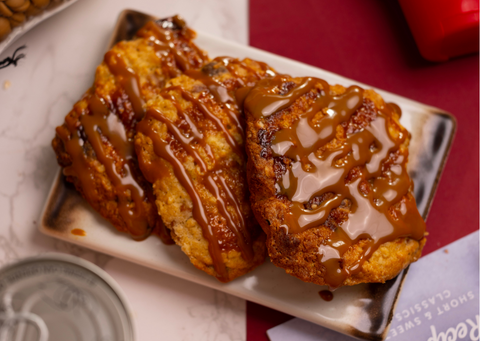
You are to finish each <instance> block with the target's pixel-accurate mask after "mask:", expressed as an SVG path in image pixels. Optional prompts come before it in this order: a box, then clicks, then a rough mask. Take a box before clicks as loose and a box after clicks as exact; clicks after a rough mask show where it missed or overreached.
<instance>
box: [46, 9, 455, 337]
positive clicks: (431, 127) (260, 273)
mask: <svg viewBox="0 0 480 341" xmlns="http://www.w3.org/2000/svg"><path fill="white" fill-rule="evenodd" d="M152 18H153V17H151V16H148V15H145V14H143V13H138V12H135V11H129V10H127V11H124V12H122V14H121V15H120V18H119V22H118V23H117V26H116V28H115V31H114V34H113V36H112V41H111V42H112V43H114V42H116V41H118V40H119V39H129V38H131V37H132V36H133V34H134V33H135V32H136V31H137V29H139V28H140V27H141V26H143V24H144V23H145V22H146V21H147V20H151V19H152ZM196 43H197V44H198V46H200V47H201V48H203V49H205V50H206V51H208V53H209V55H210V56H212V57H216V56H223V55H226V56H232V57H237V58H245V57H249V58H252V59H256V60H260V61H263V62H266V63H268V64H269V65H271V66H272V67H274V68H275V69H276V70H278V71H279V72H282V73H288V74H290V75H292V76H314V77H318V78H322V79H325V80H327V81H328V82H329V83H331V84H342V85H345V86H349V85H352V84H357V85H360V86H362V87H364V88H372V87H370V86H368V85H365V84H362V83H359V82H355V81H353V80H351V79H347V78H345V77H342V76H339V75H336V74H333V73H330V72H328V71H325V70H322V69H318V68H315V67H312V66H308V65H305V64H302V63H299V62H296V61H293V60H290V59H286V58H283V57H279V56H276V55H273V54H271V53H267V52H264V51H261V50H258V49H254V48H251V47H246V46H243V45H239V44H236V43H232V42H229V41H226V40H222V39H219V38H216V37H212V36H209V35H206V34H202V33H199V34H198V37H197V40H196ZM92 72H93V71H92ZM375 90H376V91H378V92H379V93H380V94H381V95H382V96H383V98H384V99H385V100H386V101H387V102H395V103H397V104H398V105H399V106H400V107H401V108H402V111H403V115H402V118H401V122H402V124H403V125H404V126H405V127H406V128H407V129H408V130H409V131H410V132H411V134H412V139H411V144H410V160H409V173H410V175H411V177H412V178H413V180H414V182H415V196H416V199H417V204H418V208H419V210H420V213H421V214H422V215H423V217H426V215H427V213H428V210H429V208H430V205H431V202H432V199H433V195H434V193H435V189H436V186H437V183H438V179H439V177H440V174H441V171H442V169H443V166H444V163H445V159H446V157H447V154H448V151H449V149H450V145H451V142H452V139H453V135H454V132H455V126H456V122H455V119H454V118H453V117H452V116H451V115H449V114H447V113H445V112H443V111H442V110H439V109H436V108H433V107H430V106H427V105H424V104H421V103H418V102H414V101H411V100H409V99H406V98H403V97H400V96H397V95H394V94H391V93H388V92H386V91H382V90H379V89H375ZM80 95H81V94H79V96H80ZM59 124H60V122H59ZM52 135H53V132H52ZM39 228H40V231H41V232H43V233H45V234H47V235H49V236H52V237H55V238H59V239H63V240H66V241H69V242H72V243H75V244H78V245H81V246H84V247H87V248H91V249H94V250H96V251H100V252H103V253H106V254H109V255H112V256H115V257H118V258H122V259H125V260H128V261H131V262H134V263H137V264H139V265H143V266H146V267H149V268H153V269H156V270H159V271H162V272H165V273H168V274H171V275H173V276H177V277H180V278H183V279H186V280H189V281H193V282H195V283H199V284H202V285H205V286H208V287H211V288H214V289H218V290H221V291H224V292H226V293H229V294H232V295H235V296H238V297H242V298H244V299H247V300H250V301H253V302H256V303H259V304H262V305H265V306H268V307H271V308H273V309H277V310H280V311H283V312H285V313H288V314H291V315H294V316H297V317H300V318H303V319H305V320H308V321H311V322H314V323H317V324H319V325H322V326H325V327H327V328H331V329H334V330H336V331H339V332H341V333H344V334H347V335H351V336H354V337H357V338H362V339H367V340H382V339H383V338H384V337H385V336H386V333H387V330H388V326H389V324H390V321H391V317H392V315H393V311H394V308H395V304H396V301H397V298H398V296H399V293H400V289H401V286H402V283H403V280H404V279H405V276H406V271H403V272H402V273H401V274H400V275H399V276H398V277H397V278H395V279H393V280H391V281H388V282H387V283H385V284H365V285H357V286H354V287H344V288H340V289H338V290H336V291H335V293H334V299H333V300H332V301H330V302H326V301H324V300H322V299H321V298H320V296H319V294H318V293H319V291H320V290H323V289H325V288H324V287H320V286H317V285H315V284H309V283H304V282H302V281H300V280H298V279H296V278H294V277H292V276H289V275H287V274H286V273H285V271H284V270H283V269H280V268H276V267H275V266H274V265H273V264H271V263H270V262H269V261H268V260H267V261H266V262H265V263H264V264H263V265H261V266H260V267H258V268H257V269H255V270H254V271H252V272H251V273H249V274H247V275H245V276H243V277H241V278H238V279H236V280H234V281H232V282H230V283H228V284H222V283H220V282H218V281H217V280H216V279H215V278H213V277H210V276H208V275H206V274H205V273H203V272H202V271H199V270H197V269H196V268H195V267H193V266H192V265H191V264H190V262H189V260H188V258H187V257H186V256H185V255H184V254H183V253H182V252H181V250H180V248H178V247H176V246H167V245H164V244H162V242H161V241H160V240H159V239H158V238H156V237H150V238H148V239H147V240H145V241H143V242H135V241H133V240H131V239H130V237H129V236H128V235H126V234H121V233H119V232H117V231H116V230H115V229H114V228H113V227H112V226H111V225H110V224H109V223H108V222H107V221H106V220H105V219H103V218H102V217H101V216H100V215H99V214H98V213H96V212H95V211H93V210H92V209H91V208H90V207H89V205H88V204H87V203H86V202H85V201H84V200H83V199H82V198H81V197H80V195H79V194H78V193H77V192H76V191H75V189H74V188H73V186H72V185H70V184H68V183H66V181H65V179H64V177H63V176H62V175H61V172H60V171H59V172H58V176H57V177H56V179H55V181H54V183H53V186H52V189H51V191H50V193H49V195H48V198H47V201H46V205H45V208H44V210H43V213H42V218H41V223H40V227H39ZM75 228H80V229H83V230H84V231H85V232H86V236H83V237H81V236H76V235H73V234H72V233H71V231H72V230H73V229H75ZM432 271H433V270H432Z"/></svg>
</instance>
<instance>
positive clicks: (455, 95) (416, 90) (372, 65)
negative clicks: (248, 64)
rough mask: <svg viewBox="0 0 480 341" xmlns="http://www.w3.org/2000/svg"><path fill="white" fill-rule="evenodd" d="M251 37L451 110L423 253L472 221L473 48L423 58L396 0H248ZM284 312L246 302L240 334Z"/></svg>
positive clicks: (254, 337) (282, 317) (251, 334)
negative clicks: (440, 58)
mask: <svg viewBox="0 0 480 341" xmlns="http://www.w3.org/2000/svg"><path fill="white" fill-rule="evenodd" d="M250 45H251V46H254V47H258V48H260V49H263V50H266V51H269V52H272V53H276V54H278V55H282V56H285V57H288V58H292V59H295V60H298V61H301V62H304V63H307V64H310V65H313V66H317V67H320V68H322V69H325V70H329V71H332V72H335V73H338V74H340V75H342V76H345V77H349V78H352V79H355V80H358V81H359V82H363V83H366V84H370V85H372V86H374V87H378V88H380V89H384V90H387V91H390V92H393V93H396V94H399V95H401V96H405V97H408V98H411V99H414V100H417V101H419V102H422V103H426V104H429V105H433V106H435V107H438V108H441V109H444V110H445V111H447V112H450V113H452V114H453V115H454V116H455V117H456V118H457V124H458V126H457V134H456V136H455V140H454V143H453V146H452V149H451V152H450V156H449V159H448V161H447V164H446V167H445V170H444V173H443V176H442V178H441V180H440V183H439V186H438V189H437V194H436V196H435V199H434V201H433V205H432V208H431V211H430V214H429V216H428V219H427V229H428V231H429V232H430V235H429V238H428V241H427V245H426V246H425V249H424V252H423V254H424V255H426V254H428V253H430V252H432V251H434V250H436V249H438V248H440V247H442V246H444V245H446V244H448V243H450V242H452V241H454V240H456V239H458V238H461V237H463V236H465V235H467V234H469V233H470V232H473V231H475V230H476V229H478V227H479V220H478V219H479V215H478V198H479V197H478V161H479V160H478V141H479V137H478V127H479V122H478V116H479V108H478V98H479V86H478V71H479V69H478V65H479V64H478V62H479V60H478V54H476V55H470V56H464V57H461V58H457V59H454V60H451V61H449V62H446V63H440V64H437V63H431V62H428V61H426V60H425V59H423V58H422V57H421V56H420V53H419V52H418V49H417V47H416V45H415V41H414V39H413V37H412V35H411V33H410V30H409V27H408V24H407V22H406V20H405V18H404V16H403V13H402V11H401V8H400V5H399V4H398V2H397V1H396V0H362V1H358V0H342V1H320V0H309V1H307V0H297V1H292V0H251V1H250ZM280 71H281V70H280ZM290 318H292V317H291V316H289V315H286V314H283V313H280V312H277V311H274V310H271V309H269V308H266V307H262V306H259V305H257V304H254V303H251V302H248V303H247V340H248V341H260V340H262V341H263V340H268V338H267V335H266V333H265V332H266V330H267V329H269V328H272V327H274V326H276V325H278V324H280V323H282V322H284V321H286V320H288V319H290Z"/></svg>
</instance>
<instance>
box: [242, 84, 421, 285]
mask: <svg viewBox="0 0 480 341" xmlns="http://www.w3.org/2000/svg"><path fill="white" fill-rule="evenodd" d="M286 82H287V78H285V77H282V76H279V77H275V78H273V79H267V80H263V81H261V82H259V84H258V86H257V87H256V88H254V89H252V90H251V92H250V94H249V95H248V97H247V98H246V100H245V107H246V109H247V110H249V111H250V112H251V113H252V115H253V116H254V117H255V118H262V117H268V116H270V115H273V114H274V113H276V112H279V111H281V110H284V109H286V108H288V107H290V106H291V105H293V104H294V103H295V102H296V101H297V100H298V99H299V98H300V97H302V96H304V95H306V94H307V93H309V95H314V96H316V97H315V100H314V102H313V104H312V105H311V106H310V107H309V108H308V109H306V110H305V111H304V112H302V113H301V114H300V116H299V117H298V119H297V120H296V121H295V122H294V123H293V124H292V125H291V126H290V127H289V128H285V129H281V130H279V131H277V132H276V133H275V135H274V139H273V142H272V144H271V149H272V152H273V156H274V157H279V156H281V157H287V158H289V159H290V160H291V163H290V167H288V168H287V170H286V172H285V173H284V174H283V175H282V177H281V179H280V181H278V182H277V185H276V186H277V195H285V196H287V197H288V199H290V201H291V207H290V209H289V211H288V213H287V214H286V215H285V217H284V224H283V227H284V228H285V230H286V231H287V233H290V234H296V233H302V232H304V231H306V230H308V229H311V228H315V227H319V226H321V225H323V224H324V223H325V222H326V220H327V218H328V217H329V215H330V213H331V212H332V210H334V209H336V208H338V207H346V206H349V205H351V207H350V212H349V214H348V220H347V221H345V222H343V223H342V224H341V226H338V227H337V228H335V229H334V230H333V233H332V235H331V236H330V238H329V239H328V240H327V241H326V242H325V243H324V244H323V245H321V246H320V247H319V250H318V259H319V261H320V262H321V263H322V264H323V265H324V266H325V268H326V274H325V276H324V279H325V282H326V283H327V284H328V285H330V286H331V287H337V286H339V285H341V284H342V283H343V281H344V280H345V279H346V278H348V277H349V276H352V275H354V274H356V273H358V272H360V271H361V268H362V264H363V262H365V260H367V259H368V258H369V257H370V256H371V255H372V254H373V252H374V251H375V250H376V249H377V248H378V247H379V246H380V245H381V244H383V243H385V242H387V241H393V240H395V239H397V238H399V237H411V238H413V239H416V240H420V239H422V238H423V236H424V233H425V223H424V221H423V219H422V218H421V216H420V214H419V213H418V210H417V208H416V204H415V200H414V198H413V196H411V198H410V200H403V198H404V197H405V196H406V195H407V194H408V193H409V190H410V189H411V188H412V186H413V184H412V183H411V181H410V178H409V176H408V174H407V171H406V162H407V156H406V155H402V154H401V153H398V151H399V149H400V146H401V144H402V143H403V142H404V141H405V139H406V138H407V134H408V132H406V131H405V130H402V131H401V132H400V134H399V135H398V136H395V137H394V136H392V135H391V134H390V132H389V124H391V123H390V122H391V121H392V120H393V119H392V110H399V108H398V107H393V106H391V105H385V106H384V107H383V108H380V110H377V111H376V113H375V114H376V117H375V119H374V120H373V121H371V122H370V124H369V125H368V126H366V127H365V128H363V129H360V130H359V131H353V132H351V133H349V134H346V137H345V138H344V139H340V140H339V139H336V133H337V127H338V126H339V125H342V124H346V122H348V121H349V120H350V119H351V118H352V115H354V114H355V113H356V112H357V111H358V110H360V109H361V108H362V107H364V106H365V101H364V99H363V89H361V88H359V87H356V86H352V87H349V88H348V89H347V90H346V92H345V93H344V94H342V95H339V96H334V95H332V94H331V92H330V87H329V85H328V83H327V82H325V81H323V80H320V79H315V78H304V79H303V80H302V82H301V83H300V84H298V85H296V86H295V87H294V88H293V89H290V90H289V91H288V92H287V93H285V94H279V93H278V89H282V88H283V86H284V85H285V83H286ZM318 84H320V85H321V89H319V88H318ZM319 113H320V114H321V115H320V119H318V117H319ZM332 140H334V141H336V143H335V144H331V145H327V144H328V143H329V142H330V141H332ZM365 188H367V189H365ZM326 193H333V194H334V195H333V196H331V197H330V199H328V200H325V201H323V202H322V203H321V204H320V205H315V206H318V207H314V206H311V207H310V209H307V208H306V205H307V204H308V203H309V202H310V201H311V200H312V199H314V198H316V197H320V196H322V195H324V194H326ZM392 207H395V208H394V209H392ZM362 239H366V240H368V245H367V247H364V249H363V250H362V252H361V255H360V257H359V258H358V260H357V261H356V262H355V263H354V264H351V265H349V266H346V265H344V264H343V255H344V254H345V253H346V252H347V251H348V250H349V248H350V247H351V246H352V245H354V244H356V243H357V242H358V241H360V240H362Z"/></svg>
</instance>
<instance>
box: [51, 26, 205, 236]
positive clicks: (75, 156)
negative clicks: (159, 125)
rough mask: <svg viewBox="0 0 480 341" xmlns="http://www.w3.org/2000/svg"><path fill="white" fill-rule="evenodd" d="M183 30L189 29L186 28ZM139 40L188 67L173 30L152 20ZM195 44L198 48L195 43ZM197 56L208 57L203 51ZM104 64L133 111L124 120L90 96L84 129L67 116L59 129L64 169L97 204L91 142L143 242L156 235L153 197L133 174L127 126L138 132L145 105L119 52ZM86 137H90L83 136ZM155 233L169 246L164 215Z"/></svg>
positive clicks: (161, 56)
mask: <svg viewBox="0 0 480 341" xmlns="http://www.w3.org/2000/svg"><path fill="white" fill-rule="evenodd" d="M184 30H188V29H187V28H184ZM152 32H153V35H152ZM186 32H187V31H186ZM192 32H193V31H188V32H187V33H189V34H191V35H194V33H192ZM184 33H185V32H184ZM138 36H139V37H144V38H146V39H153V40H154V41H155V49H156V51H157V55H158V57H159V59H160V60H161V61H165V60H168V58H167V57H168V54H169V53H173V54H174V56H175V61H176V62H177V63H178V64H180V66H181V68H182V69H188V68H189V67H190V64H189V63H190V60H189V59H188V58H186V57H185V56H184V55H183V54H182V53H181V52H180V51H178V49H177V48H176V47H175V39H174V38H175V37H174V34H173V33H172V32H170V31H169V30H163V29H161V28H160V27H158V26H157V25H156V24H155V23H154V22H150V23H148V24H147V25H146V26H145V27H144V28H142V29H141V30H140V31H139V33H138ZM192 46H193V47H194V48H196V47H195V45H194V44H192ZM198 51H200V50H198ZM199 55H200V56H202V58H206V57H205V56H204V54H203V52H201V54H199ZM200 60H202V59H200ZM104 62H105V63H106V65H107V66H108V68H109V70H110V72H111V73H112V74H113V75H114V76H115V80H116V82H117V84H118V87H119V88H120V90H121V91H124V92H125V94H126V95H127V97H128V101H129V102H130V104H131V108H132V110H131V112H129V111H128V110H126V111H127V114H128V115H127V117H123V116H122V120H120V118H119V117H120V116H119V114H120V113H119V112H118V111H117V110H116V108H114V107H113V105H111V108H110V109H109V107H108V106H107V105H106V103H105V102H104V100H103V99H102V98H99V97H97V96H96V95H95V94H90V95H89V96H88V97H87V101H88V110H87V111H86V112H82V113H81V116H80V118H79V122H80V125H78V123H77V122H76V121H75V120H73V119H72V118H70V117H69V116H67V118H66V121H65V123H66V127H67V129H64V128H62V127H59V128H57V134H58V136H59V137H60V138H61V139H62V141H63V143H64V145H65V149H66V151H67V153H68V154H69V155H70V157H71V159H72V164H71V166H69V167H66V168H65V169H64V170H63V172H64V174H65V175H67V176H69V175H70V176H75V177H77V178H78V179H79V181H80V183H81V188H82V192H83V194H84V196H85V197H86V198H87V200H88V201H90V202H96V201H98V194H97V187H98V185H100V184H97V183H96V182H95V176H94V174H95V171H96V170H94V169H92V167H93V166H91V165H90V164H89V162H88V159H87V156H86V154H85V150H84V148H85V143H86V142H87V141H88V142H89V143H90V144H91V146H92V148H93V150H94V152H95V156H96V158H97V159H98V161H99V162H100V163H101V164H102V165H103V166H104V167H105V171H106V173H107V175H108V178H109V179H110V181H111V184H112V186H113V187H114V188H115V193H116V195H117V196H118V212H119V214H120V216H121V217H122V218H123V220H124V221H125V223H126V228H127V230H128V232H130V234H131V235H132V237H133V238H135V239H143V238H146V237H147V236H148V235H149V234H150V233H151V232H152V227H150V226H149V224H148V221H147V212H146V211H145V207H144V202H145V201H147V200H148V196H150V195H151V193H147V192H145V191H144V189H143V188H142V186H141V185H140V184H139V183H138V181H137V180H136V179H135V177H134V175H133V173H132V168H131V167H132V166H131V165H132V164H136V162H137V160H136V155H135V153H134V148H133V143H132V140H131V137H129V134H128V131H127V130H126V127H128V128H129V129H134V128H135V125H136V123H137V122H138V121H140V120H141V119H142V118H143V116H144V115H145V110H144V108H143V107H144V105H145V102H144V98H143V94H142V92H141V89H140V81H139V79H138V75H137V74H135V72H134V71H133V70H132V69H131V68H129V67H128V66H127V65H126V63H125V61H124V60H123V59H122V58H121V56H120V55H119V54H117V53H115V52H114V51H109V52H107V53H106V54H105V57H104ZM167 69H168V70H167V74H169V75H170V76H172V75H173V76H176V75H178V71H176V65H174V64H173V63H170V64H167ZM124 109H126V108H124ZM82 134H85V135H86V136H82ZM104 139H106V140H108V143H110V144H111V145H112V146H113V148H114V149H115V152H116V155H118V157H119V159H120V161H118V162H119V163H120V164H121V165H122V166H121V167H119V166H117V161H116V160H114V159H113V158H112V157H111V156H110V155H109V154H108V153H107V152H106V150H105V143H104V142H103V140H104ZM151 202H153V200H151ZM154 232H155V233H156V234H158V235H159V236H160V238H161V239H162V240H163V241H164V242H165V243H167V244H169V243H171V239H170V237H169V233H167V231H166V228H165V226H164V225H163V222H162V221H161V218H160V217H157V222H156V226H155V231H154Z"/></svg>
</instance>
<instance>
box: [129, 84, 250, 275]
mask: <svg viewBox="0 0 480 341" xmlns="http://www.w3.org/2000/svg"><path fill="white" fill-rule="evenodd" d="M169 91H178V92H179V93H180V94H181V96H182V97H183V98H184V99H186V100H188V101H190V102H191V103H193V104H194V106H195V107H196V108H198V109H200V111H201V112H202V114H203V115H204V116H205V118H207V119H208V120H210V121H211V122H213V123H214V124H215V126H216V128H217V131H221V132H223V135H224V136H225V138H226V140H227V143H228V144H229V145H230V147H231V148H232V149H233V150H235V151H236V152H239V151H240V147H239V145H238V143H237V142H236V141H235V139H234V138H233V136H231V134H230V133H229V132H228V130H227V129H226V126H225V125H224V124H223V122H222V121H221V120H220V118H218V117H217V116H216V115H215V114H214V113H213V112H211V111H210V110H209V108H208V107H207V105H206V104H205V103H204V102H202V101H200V100H197V99H195V98H194V97H193V96H192V95H191V94H189V93H187V92H186V91H184V90H183V89H182V88H181V87H169V88H167V89H165V90H164V91H163V92H162V97H163V98H165V99H168V100H169V101H171V102H172V103H173V104H174V106H175V107H176V109H177V115H178V120H177V121H176V122H172V121H170V120H169V119H167V118H165V117H164V116H163V115H162V113H161V112H160V111H157V110H155V109H149V110H148V111H147V114H146V117H145V119H144V120H143V121H142V122H140V123H139V124H138V125H137V131H138V132H140V133H142V134H144V135H145V136H148V137H149V138H150V139H151V140H152V143H153V148H154V152H155V154H156V155H157V156H159V157H160V158H162V159H164V160H165V161H167V162H168V163H170V164H171V165H172V167H173V172H174V175H175V176H176V178H177V179H178V180H179V182H180V184H181V185H182V186H183V188H185V190H186V191H187V193H188V194H189V196H190V198H191V200H192V204H193V208H192V214H193V218H194V219H195V220H196V221H197V222H198V224H199V225H200V226H201V227H202V230H203V232H204V236H205V238H206V239H207V240H208V245H209V246H208V247H209V252H210V255H211V256H212V260H213V265H214V268H215V271H216V273H217V277H218V279H219V280H221V281H226V280H227V279H228V277H227V272H226V271H227V270H226V267H225V264H224V262H223V258H222V250H221V245H220V244H219V240H218V238H216V236H215V232H214V230H213V227H214V226H216V225H217V226H218V224H219V223H218V221H217V220H216V216H215V215H214V214H211V213H209V211H208V209H207V207H206V204H205V203H204V202H203V201H202V199H201V195H200V193H199V188H201V187H204V188H206V189H207V190H208V191H209V192H210V193H211V194H212V195H213V196H214V197H215V198H216V206H217V209H218V211H219V213H220V215H221V216H222V217H223V218H224V219H225V222H226V225H227V227H228V228H229V229H230V231H232V232H233V233H234V234H235V236H236V240H237V243H238V246H239V248H240V251H241V253H242V256H243V258H244V259H245V260H246V261H251V260H252V259H253V248H252V243H251V240H250V236H249V235H248V230H247V229H246V222H245V220H244V217H243V214H242V210H241V206H240V203H239V202H238V200H237V198H236V197H235V195H234V194H233V193H232V191H231V189H230V188H229V186H228V184H227V181H226V179H225V177H224V175H223V174H224V168H225V167H227V165H222V164H221V163H220V162H215V158H214V156H213V153H212V151H211V148H210V146H209V145H208V144H207V142H206V136H205V134H204V133H203V132H202V131H200V129H199V127H198V126H197V125H195V123H194V122H193V120H192V119H191V118H190V116H189V115H188V114H186V113H185V112H184V111H183V110H182V108H181V106H180V105H179V104H178V102H177V100H176V99H175V97H174V96H172V95H170V94H169V93H168V92H169ZM151 119H154V120H157V121H160V122H162V123H163V124H165V126H166V127H167V130H168V132H169V134H170V136H169V137H168V138H166V139H162V138H160V137H159V135H158V133H156V132H155V131H154V129H153V128H152V126H151V125H150V124H149V122H148V121H149V120H151ZM176 145H179V146H180V149H181V150H183V151H184V152H186V154H187V155H189V156H190V157H192V158H193V159H194V162H195V164H196V166H198V167H199V169H200V172H199V173H200V174H201V175H200V176H199V177H198V178H196V181H197V183H198V184H197V185H195V184H194V181H193V179H192V177H191V175H190V174H189V173H188V172H187V170H186V169H185V166H184V165H183V162H184V156H182V153H181V152H180V151H178V149H179V148H178V147H176ZM199 148H202V149H203V150H204V151H205V153H206V154H207V156H208V157H209V159H210V160H211V161H214V165H213V167H210V168H209V167H208V166H207V164H206V162H205V161H204V160H203V158H202V156H201V155H200V153H199ZM140 165H141V168H142V171H143V173H144V174H145V176H146V177H147V179H148V180H149V181H150V182H155V181H156V180H158V179H161V178H163V177H165V176H169V174H170V171H169V170H168V168H167V167H165V165H162V166H160V165H161V162H159V161H156V162H149V161H147V160H143V159H140ZM229 207H231V208H233V211H234V213H235V214H232V213H231V212H230V211H229V210H228V208H229Z"/></svg>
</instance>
